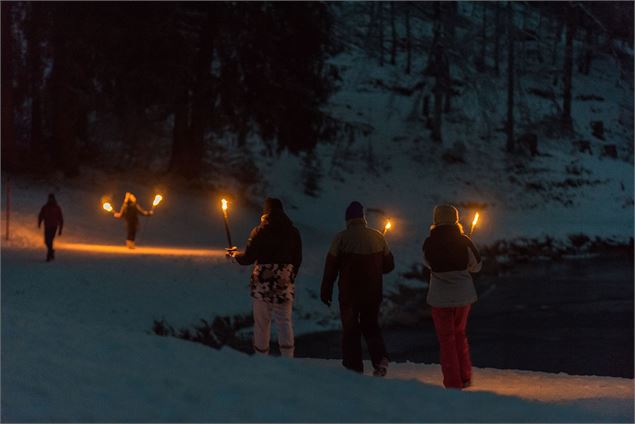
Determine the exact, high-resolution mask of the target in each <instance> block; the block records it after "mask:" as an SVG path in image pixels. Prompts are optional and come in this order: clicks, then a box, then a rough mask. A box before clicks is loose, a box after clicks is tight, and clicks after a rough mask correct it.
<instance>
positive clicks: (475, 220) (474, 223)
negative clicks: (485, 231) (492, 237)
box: [469, 212, 478, 237]
mask: <svg viewBox="0 0 635 424" xmlns="http://www.w3.org/2000/svg"><path fill="white" fill-rule="evenodd" d="M477 222H478V212H476V214H475V215H474V219H473V220H472V227H471V228H470V234H469V236H470V237H471V236H472V232H473V231H474V227H476V223H477Z"/></svg>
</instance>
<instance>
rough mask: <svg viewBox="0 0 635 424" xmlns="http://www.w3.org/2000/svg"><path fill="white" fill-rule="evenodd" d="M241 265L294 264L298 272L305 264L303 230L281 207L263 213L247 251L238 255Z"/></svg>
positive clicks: (253, 231) (252, 233)
mask: <svg viewBox="0 0 635 424" xmlns="http://www.w3.org/2000/svg"><path fill="white" fill-rule="evenodd" d="M235 258H236V261H237V262H238V263H239V264H241V265H251V264H253V263H254V262H257V263H258V264H291V265H293V267H294V268H295V272H296V274H297V272H298V269H300V264H301V263H302V240H301V239H300V232H299V231H298V229H297V228H295V227H294V226H293V223H292V222H291V220H290V219H289V217H288V216H287V215H286V214H285V213H284V211H282V210H281V209H274V210H272V211H271V212H269V213H268V214H265V215H262V217H261V218H260V225H258V226H257V227H255V228H254V229H253V230H251V233H250V234H249V239H248V240H247V246H246V247H245V252H244V253H239V254H237V255H236V256H235Z"/></svg>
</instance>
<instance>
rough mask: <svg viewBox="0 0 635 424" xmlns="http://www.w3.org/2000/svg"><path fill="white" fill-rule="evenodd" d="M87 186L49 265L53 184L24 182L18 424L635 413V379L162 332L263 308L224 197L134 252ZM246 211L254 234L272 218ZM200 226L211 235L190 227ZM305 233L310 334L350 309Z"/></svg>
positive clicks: (15, 371)
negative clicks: (350, 360) (320, 297)
mask: <svg viewBox="0 0 635 424" xmlns="http://www.w3.org/2000/svg"><path fill="white" fill-rule="evenodd" d="M34 193H35V195H34ZM88 193H90V191H86V190H81V189H73V190H65V191H64V192H62V193H61V195H60V196H59V197H60V202H61V203H62V205H63V206H64V207H65V212H66V217H67V224H66V225H67V229H66V230H65V232H64V235H63V236H62V238H61V239H60V242H63V243H60V245H59V247H58V255H57V256H58V258H57V260H56V261H55V262H54V263H45V262H44V260H43V259H44V249H43V246H42V244H41V243H42V242H41V239H40V234H39V233H38V232H37V231H36V230H35V228H34V227H35V223H34V219H35V218H34V214H33V213H32V211H33V210H37V208H38V206H39V205H40V203H41V202H42V199H45V194H46V193H45V191H43V190H41V189H35V188H33V187H32V186H30V185H29V184H27V183H23V184H22V185H21V184H15V185H14V187H13V194H14V208H15V210H14V216H13V224H12V234H13V236H12V241H10V242H9V243H3V245H2V417H1V418H2V420H3V421H28V422H33V421H85V422H88V421H146V422H147V421H151V422H159V421H277V422H286V421H303V422H309V421H337V422H345V421H364V422H370V421H373V422H376V421H381V422H386V421H391V422H396V421H426V422H429V421H459V422H465V421H488V422H492V421H503V422H512V421H537V422H565V421H567V422H598V421H611V422H615V421H617V422H631V421H632V420H633V409H632V401H633V380H630V379H620V378H609V377H589V376H585V377H576V376H567V375H564V374H547V373H535V372H523V371H516V370H493V369H477V370H476V371H475V382H476V385H475V387H474V388H472V389H470V390H468V391H466V392H464V393H457V392H453V391H446V390H444V389H442V388H440V387H439V386H440V382H441V377H440V370H439V368H438V366H437V365H424V364H413V363H405V364H395V365H394V366H393V367H392V368H391V374H390V379H388V380H378V379H374V378H372V377H361V376H357V375H355V374H352V373H349V372H347V371H345V370H342V369H341V368H340V366H339V363H338V362H337V361H320V360H310V359H301V360H297V361H286V360H284V359H279V358H261V357H250V356H247V355H244V354H242V353H238V352H235V351H232V350H230V349H223V350H221V351H216V350H213V349H211V348H208V347H206V346H203V345H199V344H195V343H190V342H186V341H183V340H179V339H174V338H170V337H159V336H155V335H151V334H150V328H151V325H152V321H153V320H154V319H161V318H164V319H166V321H168V322H169V323H171V324H172V325H175V326H187V325H188V324H191V323H194V322H196V321H197V320H199V319H201V318H205V319H210V318H213V317H214V316H216V315H236V314H248V313H249V309H250V302H249V298H248V292H247V287H246V283H247V277H248V269H247V268H240V267H238V266H237V265H235V264H231V263H228V262H226V260H225V258H224V257H223V256H222V246H223V234H222V231H221V228H222V227H221V225H222V224H221V221H220V219H219V217H218V216H215V215H214V209H213V206H212V205H211V203H212V202H211V201H210V200H209V199H206V200H204V201H201V202H200V204H199V203H197V202H196V200H195V198H188V199H187V200H188V202H189V205H190V208H191V209H192V211H191V213H192V214H193V215H196V212H202V211H204V210H205V209H206V208H208V209H207V212H208V213H207V214H206V215H204V216H205V219H199V220H198V221H195V220H194V216H193V215H192V216H186V217H185V218H184V219H181V220H178V219H177V220H174V218H175V217H174V214H175V211H174V210H173V208H174V207H170V206H169V205H170V204H173V205H179V204H183V202H184V201H185V198H180V199H179V200H178V201H177V199H175V197H177V196H172V197H167V196H166V204H164V205H162V207H163V208H164V209H162V210H159V211H158V212H157V215H156V216H155V217H153V218H152V220H151V221H149V224H148V225H147V228H145V229H144V231H145V232H144V233H142V234H141V236H142V237H140V244H141V245H142V246H143V244H144V242H145V243H147V244H146V245H145V247H142V248H140V249H139V250H137V251H135V252H134V253H131V252H129V251H126V250H124V249H122V248H121V247H120V246H121V245H122V240H121V239H122V235H123V229H122V228H121V223H120V222H118V221H114V220H112V218H110V217H108V216H107V215H105V214H104V213H103V212H100V211H99V210H98V207H99V200H98V199H97V200H96V201H94V199H91V197H90V196H89V195H88ZM150 197H151V196H150ZM170 201H171V202H172V203H170ZM176 209H177V210H178V208H176ZM161 213H164V214H165V215H164V218H162V217H161V216H162V215H161ZM176 215H178V214H176ZM216 215H220V214H218V213H216ZM252 215H253V216H252ZM168 217H169V218H170V219H171V221H169V224H168V223H166V221H167V220H168ZM232 218H235V219H234V220H233V221H232V223H233V224H234V225H235V226H236V228H238V227H241V225H244V228H241V230H240V231H237V233H240V232H242V233H243V234H241V235H242V236H243V237H245V236H246V234H245V233H246V231H248V225H247V224H248V223H250V222H252V220H254V219H257V215H255V214H245V216H241V214H240V213H236V214H234V215H232ZM206 220H209V223H207V224H206V223H205V221H206ZM194 223H197V224H198V226H197V228H198V231H197V232H187V233H185V230H186V229H187V228H188V226H190V225H193V224H194ZM301 230H303V234H308V236H307V237H305V244H308V246H307V249H306V251H307V269H308V270H307V271H306V273H305V274H304V276H303V278H302V279H301V280H300V281H299V287H301V289H300V290H299V295H298V299H297V301H296V311H295V315H294V316H295V318H296V321H297V323H298V325H297V327H298V332H299V333H305V332H308V331H314V330H315V329H320V328H324V326H322V325H321V324H318V322H319V321H321V320H323V319H324V318H325V316H326V317H328V316H329V314H330V315H334V314H335V311H327V310H326V308H324V307H323V306H322V305H321V304H319V302H318V301H317V300H316V299H314V298H313V297H312V296H311V291H312V290H313V291H315V290H317V288H318V285H319V279H318V278H319V271H320V270H319V267H320V265H321V263H320V262H321V256H318V257H315V258H314V257H312V256H313V255H318V253H317V252H320V251H321V250H322V249H324V248H325V246H326V245H327V244H328V239H327V237H326V236H324V237H323V238H320V237H319V236H316V235H312V233H311V232H310V231H306V230H304V228H303V227H301ZM161 232H163V234H160V233H161ZM190 237H191V240H192V241H191V242H190V243H186V241H187V239H188V238H190ZM208 237H209V238H208ZM208 239H209V240H210V242H207V243H206V241H207V240H208ZM201 255H202V256H201ZM332 322H334V323H336V322H337V321H336V320H334V321H332ZM329 325H331V324H329ZM329 325H326V327H328V326H329ZM404 380H405V381H404Z"/></svg>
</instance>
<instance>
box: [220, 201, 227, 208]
mask: <svg viewBox="0 0 635 424" xmlns="http://www.w3.org/2000/svg"><path fill="white" fill-rule="evenodd" d="M221 203H222V204H223V206H222V208H223V211H226V210H227V200H225V199H222V200H221Z"/></svg>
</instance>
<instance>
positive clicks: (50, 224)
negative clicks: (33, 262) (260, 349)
mask: <svg viewBox="0 0 635 424" xmlns="http://www.w3.org/2000/svg"><path fill="white" fill-rule="evenodd" d="M42 222H44V244H45V245H46V249H47V251H46V262H50V261H52V260H53V259H55V249H53V240H55V233H56V232H57V235H59V236H61V235H62V228H64V215H63V214H62V208H60V206H59V205H58V204H57V200H55V195H54V194H53V193H51V194H49V198H48V201H47V202H46V204H45V205H44V206H42V209H40V213H39V215H38V219H37V227H38V228H41V227H42Z"/></svg>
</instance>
